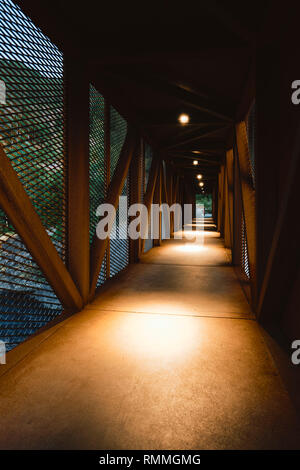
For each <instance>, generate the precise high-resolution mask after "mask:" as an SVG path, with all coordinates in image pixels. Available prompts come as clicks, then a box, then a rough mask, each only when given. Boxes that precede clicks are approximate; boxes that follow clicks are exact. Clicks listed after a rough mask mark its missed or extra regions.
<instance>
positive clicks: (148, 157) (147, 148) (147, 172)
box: [144, 144, 153, 253]
mask: <svg viewBox="0 0 300 470" xmlns="http://www.w3.org/2000/svg"><path fill="white" fill-rule="evenodd" d="M152 158H153V153H152V149H151V147H150V146H149V145H148V144H145V192H146V190H147V186H148V182H149V175H150V168H151V164H152ZM151 248H153V240H152V237H151V218H150V220H149V228H148V238H147V239H146V240H145V246H144V252H145V253H146V252H147V251H149V250H150V249H151Z"/></svg>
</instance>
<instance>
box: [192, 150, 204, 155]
mask: <svg viewBox="0 0 300 470" xmlns="http://www.w3.org/2000/svg"><path fill="white" fill-rule="evenodd" d="M192 153H197V154H199V153H202V152H200V150H193V151H192Z"/></svg>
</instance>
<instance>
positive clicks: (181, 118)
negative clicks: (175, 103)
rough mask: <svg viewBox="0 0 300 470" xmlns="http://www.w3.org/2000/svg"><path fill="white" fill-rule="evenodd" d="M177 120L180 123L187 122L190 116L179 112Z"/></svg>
mask: <svg viewBox="0 0 300 470" xmlns="http://www.w3.org/2000/svg"><path fill="white" fill-rule="evenodd" d="M178 121H179V122H180V124H187V123H188V122H189V121H190V117H189V116H188V115H187V114H180V116H179V118H178Z"/></svg>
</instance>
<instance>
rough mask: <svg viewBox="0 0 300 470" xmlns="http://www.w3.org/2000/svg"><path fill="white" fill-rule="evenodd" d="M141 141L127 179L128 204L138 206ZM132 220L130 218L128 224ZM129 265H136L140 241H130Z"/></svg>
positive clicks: (140, 178)
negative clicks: (128, 181) (128, 185)
mask: <svg viewBox="0 0 300 470" xmlns="http://www.w3.org/2000/svg"><path fill="white" fill-rule="evenodd" d="M142 146H143V142H142V139H140V140H139V144H138V145H137V147H136V150H135V154H134V155H133V157H132V161H131V165H130V169H129V178H130V204H138V203H141V201H142V188H143V187H144V186H143V184H142V178H143V175H144V172H143V165H142V151H143V149H142ZM132 219H134V217H132V218H130V220H129V222H131V220H132ZM129 243H130V263H137V262H138V260H139V258H140V254H141V239H140V238H138V239H137V240H131V239H130V242H129Z"/></svg>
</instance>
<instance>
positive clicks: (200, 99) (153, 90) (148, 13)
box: [18, 0, 272, 185]
mask: <svg viewBox="0 0 300 470" xmlns="http://www.w3.org/2000/svg"><path fill="white" fill-rule="evenodd" d="M18 3H19V4H20V6H21V8H22V9H23V10H24V11H25V12H26V13H27V14H28V15H29V16H30V17H31V18H32V19H33V20H34V21H35V23H36V24H37V25H39V26H40V27H41V29H42V30H43V31H44V32H45V33H46V34H47V35H48V36H49V37H50V38H51V39H52V40H53V41H54V42H55V43H56V44H57V45H58V46H59V47H60V48H61V49H62V50H63V51H64V52H65V53H67V54H70V55H72V56H74V57H75V56H81V57H85V58H86V60H87V62H88V66H89V67H90V75H91V80H92V81H93V84H94V85H95V86H96V87H97V88H98V90H99V91H100V92H101V93H102V94H103V95H104V96H105V97H106V98H107V99H108V100H109V101H110V102H111V104H113V105H114V106H115V107H116V108H117V109H118V111H119V112H120V113H121V114H123V115H124V116H125V117H126V118H127V119H128V120H129V121H130V122H131V123H133V124H134V125H136V126H137V127H138V128H139V129H140V131H141V133H142V135H143V136H144V137H145V139H147V140H148V141H149V142H150V143H151V144H152V145H153V147H154V148H155V149H156V150H159V151H161V152H162V155H163V156H164V158H165V159H168V160H169V161H170V162H172V164H173V166H174V168H175V169H176V170H177V171H178V173H181V174H184V175H186V176H187V177H188V176H189V175H194V173H195V171H197V172H199V171H201V172H202V173H203V175H204V178H205V179H206V180H207V182H208V185H209V182H210V181H211V180H213V179H215V177H216V175H217V173H218V170H219V164H220V162H221V161H222V159H223V158H224V153H225V150H226V149H227V148H228V147H229V146H230V145H232V138H233V132H234V122H235V120H236V119H239V118H240V117H241V116H243V114H245V112H246V111H247V109H248V108H249V105H250V104H251V100H252V99H253V93H254V85H253V83H254V78H253V77H254V57H255V49H256V46H257V40H258V37H259V34H260V32H261V30H262V28H263V25H264V23H265V20H266V18H267V17H268V14H269V11H270V8H271V6H272V2H271V1H264V2H240V1H236V0H227V1H226V2H224V1H223V0H218V1H216V0H206V1H202V0H198V1H193V2H189V1H188V2H183V1H181V2H180V3H176V2H174V1H168V2H167V1H162V0H161V1H159V2H155V1H151V2H145V1H144V2H141V1H139V2H136V1H127V2H125V1H118V2H109V1H106V2H104V1H103V0H102V1H99V0H98V1H92V0H86V1H84V2H80V3H78V2H76V3H74V2H73V1H66V0H51V1H48V0H47V1H45V0H43V2H41V1H40V0H37V1H32V0H20V1H19V2H18ZM180 113H186V114H188V115H189V116H190V122H189V124H187V125H185V126H182V125H181V124H179V123H178V116H179V114H180ZM195 152H197V153H195ZM195 157H196V158H197V159H198V161H199V165H198V167H195V166H193V160H194V159H195ZM193 180H194V178H193Z"/></svg>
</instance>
